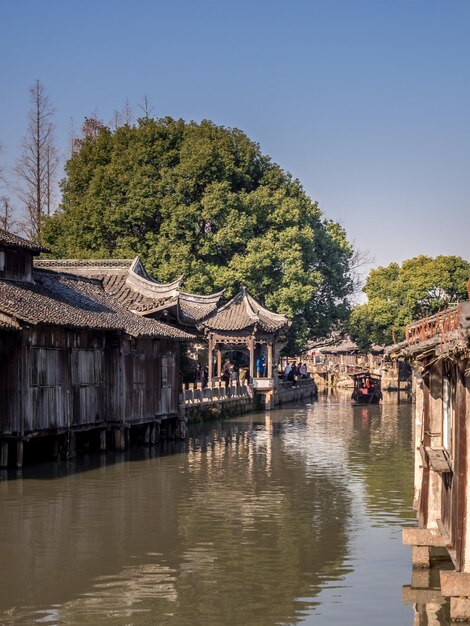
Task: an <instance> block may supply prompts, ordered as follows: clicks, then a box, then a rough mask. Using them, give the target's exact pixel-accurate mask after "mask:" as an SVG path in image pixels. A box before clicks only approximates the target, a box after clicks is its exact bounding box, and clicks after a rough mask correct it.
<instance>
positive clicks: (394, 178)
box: [0, 0, 470, 265]
mask: <svg viewBox="0 0 470 626" xmlns="http://www.w3.org/2000/svg"><path fill="white" fill-rule="evenodd" d="M0 18H1V22H2V36H1V38H0V59H1V61H0V64H1V65H0V84H1V86H2V93H1V98H0V142H1V143H2V144H3V145H4V151H3V154H2V155H0V161H1V162H2V163H3V165H4V166H12V165H13V164H14V161H15V159H16V158H17V156H18V154H19V144H20V141H21V137H22V135H23V134H24V132H25V127H26V116H27V111H28V108H29V106H30V104H29V100H28V86H30V85H31V84H32V83H33V82H34V81H35V80H36V79H37V78H38V79H40V80H41V81H42V83H43V84H44V85H45V87H46V89H47V91H48V94H49V96H50V98H51V100H52V102H53V104H54V106H55V108H56V109H57V113H56V126H57V139H58V143H59V145H60V147H61V149H62V152H63V153H64V154H65V151H66V145H67V137H68V133H69V129H70V120H71V119H72V118H73V120H74V123H75V126H77V127H79V126H80V125H81V122H82V120H83V118H84V116H86V115H90V114H91V113H93V112H95V111H96V112H97V114H98V116H99V117H100V118H101V119H103V120H104V121H105V122H108V121H109V120H110V119H111V117H112V114H113V111H114V110H115V109H116V108H121V107H122V105H123V103H124V101H125V100H126V98H128V99H129V102H130V104H131V105H132V107H133V109H134V112H135V113H138V103H139V102H142V100H143V96H144V95H145V94H146V95H147V96H148V97H149V98H150V100H151V102H152V105H153V107H154V114H155V115H156V116H164V115H170V116H172V117H176V118H179V117H182V118H184V119H186V120H196V121H199V120H201V119H204V118H207V119H211V120H213V121H214V122H216V123H217V124H222V125H224V126H228V127H237V128H240V129H242V130H244V131H245V132H246V133H247V134H248V136H249V137H250V138H252V139H254V140H255V141H257V142H258V143H259V144H260V146H261V149H262V151H263V152H264V153H266V154H269V155H270V156H271V158H272V159H273V160H274V161H275V162H277V163H279V164H280V165H281V167H283V168H284V169H286V170H288V171H290V172H291V173H292V174H293V175H294V176H295V177H297V178H299V179H300V181H301V182H302V184H303V186H304V188H305V190H306V191H307V193H308V194H309V195H310V196H311V197H312V198H313V199H315V200H317V201H318V202H319V204H320V206H321V208H322V209H323V211H324V213H325V216H327V217H330V218H332V219H334V220H337V221H340V222H341V223H342V224H343V226H344V227H345V228H346V231H347V233H348V236H349V239H350V240H351V241H354V242H355V243H356V245H357V246H358V247H359V248H361V249H362V250H368V251H369V253H370V255H371V256H372V257H374V258H375V261H376V263H375V264H376V265H377V264H378V265H385V264H388V263H390V262H391V261H397V262H401V261H403V260H404V259H407V258H410V257H413V256H416V255H418V254H428V255H430V256H437V255H439V254H445V255H448V254H455V255H459V256H462V257H464V258H466V259H470V252H469V236H470V206H469V203H470V171H469V170H470V168H469V165H470V157H469V149H470V125H469V116H470V0H449V1H447V2H446V1H444V0H419V1H413V0H290V1H289V2H287V1H284V2H281V1H277V0H269V1H268V0H265V1H256V0H250V1H247V0H241V1H235V0H232V1H230V2H228V1H226V0H218V1H214V2H210V1H208V0H187V1H183V0H166V1H163V0H133V1H132V2H123V1H122V0H113V1H112V2H111V1H108V2H104V1H103V0H101V1H100V0H96V1H90V0H81V1H80V2H78V1H77V2H71V1H64V0H61V1H58V0H45V1H44V2H39V1H32V0H27V1H26V0H2V1H1V2H0ZM11 185H13V182H11Z"/></svg>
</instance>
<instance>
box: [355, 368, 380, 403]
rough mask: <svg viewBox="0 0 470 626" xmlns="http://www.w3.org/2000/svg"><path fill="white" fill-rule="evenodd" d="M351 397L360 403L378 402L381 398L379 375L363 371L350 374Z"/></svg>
mask: <svg viewBox="0 0 470 626" xmlns="http://www.w3.org/2000/svg"><path fill="white" fill-rule="evenodd" d="M352 378H353V381H354V389H353V392H352V394H351V398H352V399H353V400H354V402H358V403H360V404H378V403H379V402H380V400H382V389H381V376H379V375H377V374H371V373H370V372H367V371H364V372H359V373H358V374H353V375H352Z"/></svg>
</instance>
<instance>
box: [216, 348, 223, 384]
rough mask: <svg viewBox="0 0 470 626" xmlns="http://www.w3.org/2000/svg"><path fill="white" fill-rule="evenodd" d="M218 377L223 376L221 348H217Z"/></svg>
mask: <svg viewBox="0 0 470 626" xmlns="http://www.w3.org/2000/svg"><path fill="white" fill-rule="evenodd" d="M217 376H218V378H220V377H221V376H222V350H221V348H217Z"/></svg>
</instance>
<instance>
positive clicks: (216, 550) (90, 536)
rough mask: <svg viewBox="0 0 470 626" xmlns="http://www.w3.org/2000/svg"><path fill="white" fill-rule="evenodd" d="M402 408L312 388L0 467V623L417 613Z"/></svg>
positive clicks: (407, 411)
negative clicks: (297, 401)
mask: <svg viewBox="0 0 470 626" xmlns="http://www.w3.org/2000/svg"><path fill="white" fill-rule="evenodd" d="M411 411H412V405H411V404H409V403H407V402H404V403H403V402H402V403H398V402H397V394H389V395H387V396H386V398H385V399H384V403H383V404H382V405H380V406H365V407H360V406H352V405H351V402H350V401H349V399H348V395H344V396H341V395H322V396H320V399H319V401H318V402H315V403H312V404H307V405H299V406H289V407H285V408H282V409H279V410H276V411H271V412H261V413H255V414H249V415H246V416H243V417H240V418H235V419H231V420H227V421H224V422H220V423H219V422H212V423H209V424H201V425H198V426H195V427H194V428H193V429H192V432H191V433H190V438H189V440H188V441H187V442H185V443H184V444H179V445H176V444H173V445H169V444H166V445H162V447H161V448H158V449H145V450H142V449H141V450H136V451H132V452H128V453H123V454H113V453H108V454H107V455H101V456H91V455H90V456H89V457H85V458H83V459H81V460H80V461H78V462H75V463H73V464H72V463H70V464H66V463H63V464H57V463H54V464H42V465H36V466H31V467H27V468H24V469H23V471H22V473H21V474H18V475H17V474H16V473H15V472H12V473H9V474H8V475H5V474H4V475H3V480H1V481H0V503H1V512H0V554H1V564H2V575H1V577H0V624H49V625H51V624H67V625H69V624H70V625H73V624H80V625H100V624H105V625H113V626H121V625H122V626H124V625H126V626H127V625H131V624H136V625H147V624H158V625H180V624H181V625H186V624H187V625H194V624H204V625H206V626H222V625H224V624H230V625H232V624H233V625H240V626H241V625H243V626H250V625H253V626H258V625H259V626H269V625H271V624H273V625H274V624H306V625H321V626H326V625H328V626H332V625H333V626H334V625H340V624H341V625H342V624H348V625H353V626H355V625H357V626H364V625H369V624H370V625H373V626H379V625H381V624H384V625H387V626H396V625H399V626H407V625H410V626H411V625H412V624H413V623H415V624H416V623H420V622H414V612H413V606H412V605H404V604H403V603H402V587H403V585H407V584H409V583H410V580H411V554H410V549H409V548H406V547H404V546H402V543H401V528H402V527H403V526H406V525H411V524H415V514H414V512H413V511H412V510H411V503H412V498H413V486H412V475H413V458H412V457H413V442H412V428H411ZM424 623H426V624H427V623H428V622H427V621H426V622H424V621H423V624H424ZM437 623H438V622H436V624H437ZM439 623H440V624H446V623H447V622H446V621H445V620H444V618H442V620H441V621H440V622H439Z"/></svg>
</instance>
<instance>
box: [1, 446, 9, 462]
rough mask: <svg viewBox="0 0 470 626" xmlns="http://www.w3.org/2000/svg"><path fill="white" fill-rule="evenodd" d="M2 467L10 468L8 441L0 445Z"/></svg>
mask: <svg viewBox="0 0 470 626" xmlns="http://www.w3.org/2000/svg"><path fill="white" fill-rule="evenodd" d="M0 467H8V441H2V442H1V444H0Z"/></svg>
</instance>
